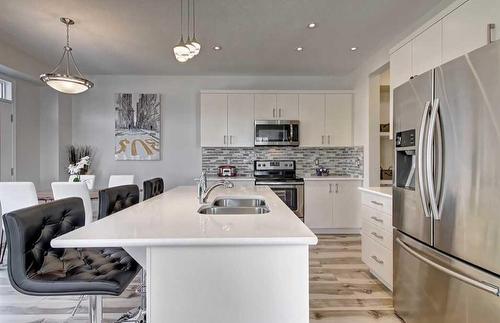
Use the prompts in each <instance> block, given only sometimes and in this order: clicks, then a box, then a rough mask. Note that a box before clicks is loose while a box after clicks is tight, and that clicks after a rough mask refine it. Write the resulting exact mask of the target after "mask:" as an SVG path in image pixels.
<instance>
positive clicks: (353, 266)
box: [309, 235, 401, 323]
mask: <svg viewBox="0 0 500 323" xmlns="http://www.w3.org/2000/svg"><path fill="white" fill-rule="evenodd" d="M318 237H319V242H318V245H316V246H314V247H313V248H311V250H310V254H309V259H310V264H309V266H310V277H309V280H310V284H309V294H310V322H321V323H344V322H346V323H347V322H349V323H372V322H373V323H393V322H394V323H400V322H401V320H400V319H399V318H398V317H397V316H396V315H394V308H393V305H392V294H391V292H390V291H389V290H388V289H387V288H386V287H385V286H384V285H382V283H380V282H379V281H378V280H377V279H376V278H375V277H374V276H373V275H372V274H371V273H370V271H369V269H368V267H367V266H366V265H365V264H364V263H363V262H362V261H361V236H359V235H321V236H318Z"/></svg>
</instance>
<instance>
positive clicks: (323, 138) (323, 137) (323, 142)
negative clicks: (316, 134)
mask: <svg viewBox="0 0 500 323" xmlns="http://www.w3.org/2000/svg"><path fill="white" fill-rule="evenodd" d="M321 144H322V145H324V144H325V136H321Z"/></svg>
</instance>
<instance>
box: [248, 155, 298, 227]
mask: <svg viewBox="0 0 500 323" xmlns="http://www.w3.org/2000/svg"><path fill="white" fill-rule="evenodd" d="M254 176H255V185H267V186H269V187H270V188H271V189H272V190H273V192H274V193H276V195H278V196H279V197H280V198H281V199H282V200H283V202H285V204H286V205H288V207H289V208H290V209H291V210H292V211H293V212H294V213H295V214H296V215H297V216H298V217H299V218H300V219H301V220H302V221H304V179H302V178H298V177H296V174H295V161H294V160H256V161H255V162H254Z"/></svg>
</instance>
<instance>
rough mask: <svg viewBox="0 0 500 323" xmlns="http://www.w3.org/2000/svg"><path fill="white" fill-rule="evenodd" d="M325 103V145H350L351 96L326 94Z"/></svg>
mask: <svg viewBox="0 0 500 323" xmlns="http://www.w3.org/2000/svg"><path fill="white" fill-rule="evenodd" d="M325 102H326V105H325V116H326V117H325V136H326V138H325V144H326V145H327V146H332V147H338V146H350V145H352V94H327V95H326V101H325Z"/></svg>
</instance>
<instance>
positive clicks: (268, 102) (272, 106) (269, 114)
mask: <svg viewBox="0 0 500 323" xmlns="http://www.w3.org/2000/svg"><path fill="white" fill-rule="evenodd" d="M276 118H277V112H276V94H261V93H256V94H255V120H274V119H276Z"/></svg>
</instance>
